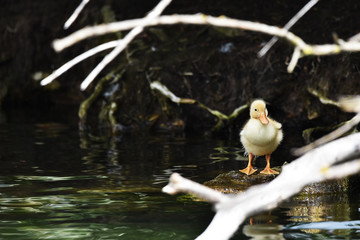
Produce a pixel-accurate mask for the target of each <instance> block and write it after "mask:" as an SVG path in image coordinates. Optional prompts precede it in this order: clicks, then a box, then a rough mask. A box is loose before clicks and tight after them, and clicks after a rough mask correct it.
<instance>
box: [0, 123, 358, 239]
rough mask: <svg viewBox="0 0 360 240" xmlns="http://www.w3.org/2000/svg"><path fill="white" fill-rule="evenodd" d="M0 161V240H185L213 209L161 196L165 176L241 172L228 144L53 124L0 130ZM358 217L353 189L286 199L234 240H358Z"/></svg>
mask: <svg viewBox="0 0 360 240" xmlns="http://www.w3.org/2000/svg"><path fill="white" fill-rule="evenodd" d="M15 122H16V123H15ZM0 161H1V168H0V239H159V240H161V239H194V238H195V237H196V236H198V235H199V234H200V233H201V232H202V231H203V230H204V229H205V228H206V226H207V225H208V224H209V223H210V221H211V219H212V217H213V212H212V208H211V206H210V205H208V204H207V203H203V202H199V201H194V199H192V198H190V197H188V196H186V195H177V196H168V195H166V194H163V193H161V188H162V187H163V186H165V185H166V183H167V180H168V177H169V175H170V174H171V173H172V172H179V173H180V174H182V175H183V176H185V177H188V178H191V179H193V180H195V181H198V182H204V181H207V180H210V179H212V178H214V177H216V176H217V175H218V174H220V173H223V172H226V171H230V170H234V169H239V168H242V167H243V166H245V165H246V159H245V158H243V157H242V150H241V146H240V144H239V142H238V141H237V140H236V139H234V140H224V139H221V138H204V137H187V136H185V135H183V134H144V133H140V132H135V133H132V134H130V133H128V134H125V135H123V136H117V137H112V136H104V135H103V136H101V134H90V133H87V132H79V131H78V129H77V125H76V124H73V123H68V122H65V123H61V122H56V121H53V120H52V121H48V122H40V121H31V122H29V121H21V120H17V121H11V120H10V121H6V122H5V123H2V124H1V125H0ZM358 209H359V197H358V194H357V192H356V191H355V192H352V193H349V192H344V193H340V194H336V195H331V196H308V197H302V198H294V199H292V200H289V201H287V202H285V203H283V204H282V205H281V206H280V207H279V208H277V209H275V210H273V211H271V212H266V213H263V214H260V215H258V216H255V217H254V218H252V219H249V220H247V221H246V222H245V223H244V224H243V226H241V227H240V229H239V231H238V233H237V234H236V236H234V238H233V239H249V238H251V239H357V238H358V239H360V233H359V231H360V221H359V220H358V219H359V217H360V216H359V210H358ZM315 223H316V224H315Z"/></svg>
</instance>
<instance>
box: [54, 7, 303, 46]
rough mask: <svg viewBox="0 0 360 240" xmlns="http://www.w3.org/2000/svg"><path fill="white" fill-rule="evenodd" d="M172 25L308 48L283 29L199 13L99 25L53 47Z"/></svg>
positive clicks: (77, 32) (59, 40)
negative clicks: (249, 34)
mask: <svg viewBox="0 0 360 240" xmlns="http://www.w3.org/2000/svg"><path fill="white" fill-rule="evenodd" d="M173 24H193V25H213V26H217V27H229V28H238V29H243V30H248V31H254V32H261V33H265V34H269V35H273V36H278V37H281V38H286V39H287V40H288V41H290V42H292V43H293V44H294V45H296V46H299V47H300V48H301V49H306V47H307V46H308V45H307V44H306V43H305V42H304V41H303V40H302V39H301V38H299V37H297V36H296V35H294V34H293V33H291V32H288V31H287V30H285V29H282V28H279V27H276V26H269V25H266V24H263V23H257V22H250V21H245V20H238V19H233V18H228V17H225V16H220V17H213V16H207V15H205V14H201V13H198V14H194V15H186V14H185V15H179V14H174V15H164V16H160V17H157V18H154V19H152V20H151V21H149V20H145V19H143V18H142V19H133V20H125V21H120V22H114V23H110V24H101V25H98V26H93V27H86V28H83V29H80V30H78V31H76V32H74V33H72V34H70V35H69V36H67V37H65V38H63V39H58V40H55V41H54V43H53V46H54V49H55V50H56V51H61V50H63V49H65V48H67V47H70V46H71V45H73V44H75V43H77V42H79V41H81V40H84V39H86V38H89V37H93V36H99V35H104V34H107V33H113V32H117V31H124V30H129V29H132V28H134V27H136V26H139V25H141V26H144V27H145V26H155V25H173Z"/></svg>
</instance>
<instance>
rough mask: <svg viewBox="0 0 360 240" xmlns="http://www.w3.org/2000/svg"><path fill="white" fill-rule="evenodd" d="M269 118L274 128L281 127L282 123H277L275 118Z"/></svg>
mask: <svg viewBox="0 0 360 240" xmlns="http://www.w3.org/2000/svg"><path fill="white" fill-rule="evenodd" d="M269 120H270V122H271V124H272V125H273V126H274V127H275V128H276V129H281V127H282V124H281V123H279V122H277V121H275V120H273V119H271V118H269Z"/></svg>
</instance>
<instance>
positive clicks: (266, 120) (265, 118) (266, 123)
mask: <svg viewBox="0 0 360 240" xmlns="http://www.w3.org/2000/svg"><path fill="white" fill-rule="evenodd" d="M259 120H260V122H261V123H262V124H265V125H268V124H269V119H267V117H266V114H265V112H262V113H260V117H259Z"/></svg>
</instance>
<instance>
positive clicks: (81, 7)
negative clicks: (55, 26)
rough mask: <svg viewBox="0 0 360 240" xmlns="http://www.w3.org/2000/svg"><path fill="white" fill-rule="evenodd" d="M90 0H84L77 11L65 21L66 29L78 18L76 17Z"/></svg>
mask: <svg viewBox="0 0 360 240" xmlns="http://www.w3.org/2000/svg"><path fill="white" fill-rule="evenodd" d="M89 1H90V0H82V1H81V3H80V5H79V6H78V7H77V8H76V9H75V11H74V12H73V14H72V15H71V16H70V18H69V19H68V20H67V21H66V22H65V24H64V29H68V28H69V27H70V26H71V24H72V23H73V22H74V21H75V20H76V18H77V17H78V16H79V14H80V13H81V11H82V10H83V9H84V7H85V6H86V4H88V2H89Z"/></svg>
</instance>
